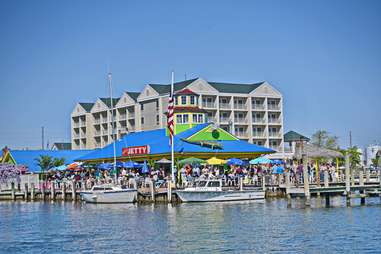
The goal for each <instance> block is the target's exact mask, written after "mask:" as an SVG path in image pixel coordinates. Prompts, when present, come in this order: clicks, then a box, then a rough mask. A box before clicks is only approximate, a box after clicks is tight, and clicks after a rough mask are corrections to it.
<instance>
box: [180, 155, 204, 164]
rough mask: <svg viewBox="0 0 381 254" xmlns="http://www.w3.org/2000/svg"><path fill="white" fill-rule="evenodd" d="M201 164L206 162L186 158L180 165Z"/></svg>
mask: <svg viewBox="0 0 381 254" xmlns="http://www.w3.org/2000/svg"><path fill="white" fill-rule="evenodd" d="M201 163H205V161H204V160H202V159H198V158H195V157H190V158H186V159H183V160H181V161H179V164H201Z"/></svg>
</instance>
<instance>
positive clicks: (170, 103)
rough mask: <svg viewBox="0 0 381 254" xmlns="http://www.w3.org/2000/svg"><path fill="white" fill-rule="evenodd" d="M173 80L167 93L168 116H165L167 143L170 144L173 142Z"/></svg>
mask: <svg viewBox="0 0 381 254" xmlns="http://www.w3.org/2000/svg"><path fill="white" fill-rule="evenodd" d="M173 111H174V109H173V81H172V84H171V92H170V94H169V100H168V117H167V119H168V120H167V126H168V130H169V144H170V145H172V142H173Z"/></svg>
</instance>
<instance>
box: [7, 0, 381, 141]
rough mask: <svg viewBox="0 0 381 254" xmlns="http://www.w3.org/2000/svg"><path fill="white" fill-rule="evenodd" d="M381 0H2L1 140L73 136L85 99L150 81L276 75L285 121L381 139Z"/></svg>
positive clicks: (307, 130)
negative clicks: (110, 86)
mask: <svg viewBox="0 0 381 254" xmlns="http://www.w3.org/2000/svg"><path fill="white" fill-rule="evenodd" d="M380 13H381V2H380V1H370V0H367V1H336V0H333V1H283V0H282V1H281V0H279V1H7V0H2V1H1V2H0V34H1V39H0V86H1V87H0V88H1V90H0V108H1V109H2V111H1V118H0V146H4V145H8V146H10V147H11V148H24V147H29V148H38V147H40V146H41V126H45V128H46V136H47V139H48V140H49V142H50V143H53V142H54V141H57V142H61V141H69V140H70V113H71V111H72V110H73V107H74V106H75V104H76V102H78V101H81V102H93V101H95V99H96V98H97V97H100V96H108V92H107V83H106V73H107V68H108V66H109V68H110V69H111V71H112V73H113V79H114V86H115V90H116V94H117V95H120V94H121V93H122V91H124V90H130V91H140V90H141V89H142V88H143V86H144V85H145V84H146V83H149V82H151V83H168V82H169V80H170V71H171V70H172V69H174V70H175V72H176V79H177V80H183V79H184V75H185V73H186V75H187V77H188V78H193V77H202V78H204V79H206V80H209V81H224V82H248V83H250V82H258V81H263V80H266V81H268V82H269V83H271V84H272V85H273V86H274V87H276V88H277V89H278V90H280V91H281V92H282V93H283V96H284V121H285V131H287V130H291V129H292V130H296V131H299V132H301V133H303V134H305V135H311V134H312V133H313V132H314V131H315V130H317V129H326V130H328V131H329V132H330V133H332V134H334V135H337V136H338V137H339V139H340V144H341V145H342V146H343V147H345V146H347V145H348V132H349V131H350V130H351V131H352V135H353V142H354V144H357V145H360V146H365V145H366V144H368V143H372V142H374V141H378V142H381V128H380V126H381V117H380V109H381V100H380V98H381V61H380V59H381V32H380V27H381V15H380Z"/></svg>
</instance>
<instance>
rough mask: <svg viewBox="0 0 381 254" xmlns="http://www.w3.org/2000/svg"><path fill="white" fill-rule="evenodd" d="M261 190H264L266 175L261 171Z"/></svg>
mask: <svg viewBox="0 0 381 254" xmlns="http://www.w3.org/2000/svg"><path fill="white" fill-rule="evenodd" d="M262 190H263V191H266V175H265V174H263V173H262Z"/></svg>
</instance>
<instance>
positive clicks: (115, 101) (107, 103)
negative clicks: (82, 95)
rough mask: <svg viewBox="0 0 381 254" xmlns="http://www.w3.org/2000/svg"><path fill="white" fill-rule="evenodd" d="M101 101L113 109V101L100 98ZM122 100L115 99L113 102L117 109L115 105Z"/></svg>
mask: <svg viewBox="0 0 381 254" xmlns="http://www.w3.org/2000/svg"><path fill="white" fill-rule="evenodd" d="M99 99H101V101H103V102H104V104H106V105H107V107H109V108H110V107H111V99H110V98H99ZM119 99H120V98H113V99H112V101H113V106H114V107H115V105H116V104H117V103H118V101H119Z"/></svg>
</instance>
